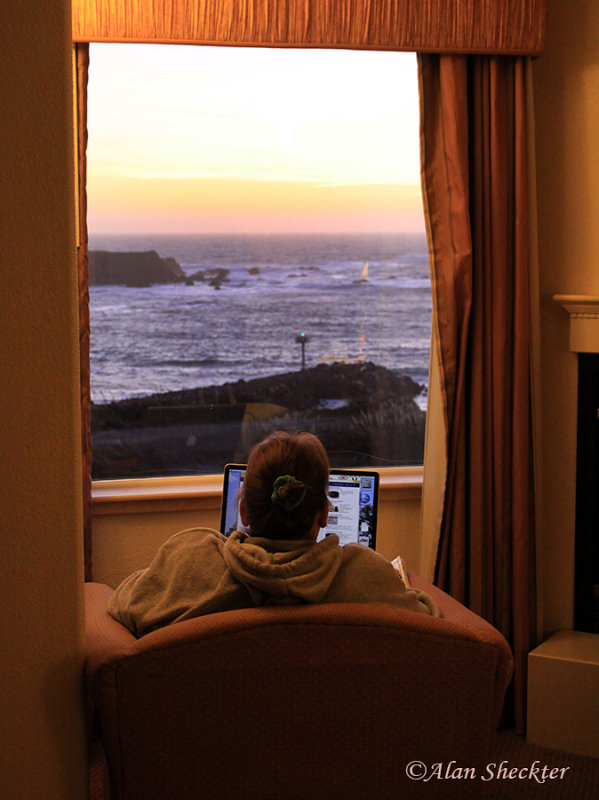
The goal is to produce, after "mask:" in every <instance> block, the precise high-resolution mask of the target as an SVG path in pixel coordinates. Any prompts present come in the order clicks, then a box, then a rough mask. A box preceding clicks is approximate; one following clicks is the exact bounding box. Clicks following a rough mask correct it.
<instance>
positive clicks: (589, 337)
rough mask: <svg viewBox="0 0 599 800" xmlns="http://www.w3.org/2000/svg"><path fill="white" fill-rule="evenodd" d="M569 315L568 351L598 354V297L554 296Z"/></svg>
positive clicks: (584, 295) (583, 295) (578, 295)
mask: <svg viewBox="0 0 599 800" xmlns="http://www.w3.org/2000/svg"><path fill="white" fill-rule="evenodd" d="M553 299H554V300H555V302H556V303H560V304H561V305H562V306H563V307H564V308H565V309H566V311H567V312H568V314H569V315H570V350H573V351H574V352H575V353H599V295H590V294H555V295H553Z"/></svg>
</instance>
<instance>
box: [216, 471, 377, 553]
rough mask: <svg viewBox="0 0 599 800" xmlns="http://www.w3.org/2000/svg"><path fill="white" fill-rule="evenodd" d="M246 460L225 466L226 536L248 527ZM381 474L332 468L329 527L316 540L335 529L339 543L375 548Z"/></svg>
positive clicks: (223, 529) (223, 523) (223, 509)
mask: <svg viewBox="0 0 599 800" xmlns="http://www.w3.org/2000/svg"><path fill="white" fill-rule="evenodd" d="M245 470H246V466H245V464H227V465H226V467H225V470H224V479H223V499H222V506H221V518H220V530H221V532H222V533H223V534H224V535H225V536H229V535H230V534H231V533H232V532H233V531H235V530H240V531H246V530H247V529H246V528H245V527H244V526H243V525H242V523H241V519H240V517H239V490H240V489H241V486H242V485H243V480H244V477H245ZM378 494H379V474H378V472H375V471H369V470H358V469H332V470H331V471H330V473H329V491H328V496H329V500H330V503H331V509H330V511H329V518H328V522H327V527H326V528H323V529H322V530H321V531H320V534H319V536H318V539H317V541H320V540H321V539H324V538H325V536H330V535H331V534H332V533H335V534H337V536H338V537H339V544H341V545H345V544H349V543H350V542H357V543H358V544H363V545H365V546H366V547H370V548H371V549H372V550H375V549H376V526H377V510H378Z"/></svg>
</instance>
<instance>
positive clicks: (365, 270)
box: [360, 261, 368, 281]
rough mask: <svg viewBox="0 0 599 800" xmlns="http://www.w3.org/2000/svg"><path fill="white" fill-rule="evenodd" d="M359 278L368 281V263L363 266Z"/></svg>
mask: <svg viewBox="0 0 599 800" xmlns="http://www.w3.org/2000/svg"><path fill="white" fill-rule="evenodd" d="M360 277H361V278H363V279H364V280H365V281H367V280H368V261H367V262H366V263H365V264H364V267H363V268H362V272H361V273H360Z"/></svg>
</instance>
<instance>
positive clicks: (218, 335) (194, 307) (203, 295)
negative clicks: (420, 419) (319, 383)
mask: <svg viewBox="0 0 599 800" xmlns="http://www.w3.org/2000/svg"><path fill="white" fill-rule="evenodd" d="M90 249H91V250H114V251H134V250H138V251H143V250H156V251H157V252H158V254H159V255H160V256H162V257H168V256H171V257H173V258H175V259H176V260H177V261H178V262H179V264H180V265H181V267H182V269H183V270H184V271H185V273H186V274H187V275H192V274H193V273H194V272H197V271H198V270H201V269H210V268H215V267H219V268H226V269H228V270H230V273H229V276H228V282H225V283H223V284H222V286H221V288H220V289H216V288H214V287H212V286H210V285H208V284H206V283H196V284H194V285H193V286H187V285H185V284H172V285H161V286H151V287H147V288H131V287H126V286H92V287H91V288H90V314H91V374H92V386H91V390H92V399H93V400H94V402H108V401H110V400H117V399H122V398H125V397H134V396H141V395H146V394H150V393H153V392H163V391H169V390H173V389H184V388H186V389H188V388H195V387H199V386H211V385H220V384H224V383H228V382H234V381H236V380H238V379H239V378H244V379H246V380H249V379H251V378H256V377H262V376H266V375H272V374H275V373H283V372H288V371H290V370H296V369H299V367H300V366H301V346H300V345H298V344H297V343H296V341H295V340H296V336H297V334H298V333H300V332H302V331H303V332H306V333H307V335H308V337H309V339H308V342H307V345H306V350H305V358H306V366H308V367H309V366H315V365H316V364H318V363H319V361H321V360H322V359H323V358H324V359H325V360H326V359H327V358H330V357H331V356H332V357H333V358H338V359H342V358H343V357H345V356H348V357H349V358H355V357H357V356H358V355H359V354H360V352H362V353H363V354H364V355H365V357H366V359H367V360H369V361H373V362H374V363H376V364H380V365H382V366H385V367H388V368H389V369H392V370H393V371H394V372H396V373H398V374H403V375H409V376H411V377H412V378H414V380H416V381H417V382H418V383H421V384H424V385H426V384H427V383H428V361H429V346H430V331H431V308H432V304H431V287H430V273H429V265H428V256H427V251H426V241H425V237H424V235H406V234H397V235H395V234H394V235H388V234H385V235H380V234H371V235H355V236H348V235H328V234H323V235H320V234H315V235H282V234H281V235H274V236H267V235H253V236H248V235H186V236H182V235H156V236H151V235H130V236H124V235H119V236H105V235H104V236H92V237H90ZM366 263H368V265H369V270H368V280H367V281H365V280H361V277H360V276H361V272H362V269H363V267H364V265H365V264H366Z"/></svg>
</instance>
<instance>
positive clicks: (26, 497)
mask: <svg viewBox="0 0 599 800" xmlns="http://www.w3.org/2000/svg"><path fill="white" fill-rule="evenodd" d="M0 53H2V70H1V72H0V82H1V88H0V91H1V97H2V124H1V125H0V219H1V220H2V223H1V225H0V254H1V256H0V257H1V262H0V263H1V266H0V269H1V275H2V289H1V294H0V362H1V368H0V375H1V381H0V393H1V397H0V407H1V408H2V412H1V414H2V415H1V420H2V423H1V425H0V453H1V454H2V458H1V460H0V471H1V473H2V474H1V476H0V572H1V574H0V581H1V586H2V602H1V603H0V628H1V630H2V658H1V659H0V728H1V740H2V747H1V748H0V797H3V798H10V799H11V800H13V799H14V800H18V798H23V800H33V798H36V799H37V798H40V799H41V798H43V799H44V800H70V798H84V797H85V796H86V778H85V736H84V720H83V703H82V696H81V688H82V664H83V655H82V620H81V590H82V567H81V564H82V554H81V550H82V547H81V543H80V538H81V534H80V531H81V516H80V505H81V502H80V483H81V481H80V476H79V467H78V464H79V456H78V451H79V447H78V439H79V416H78V401H77V362H78V356H77V340H76V330H77V309H76V294H75V289H76V287H75V272H74V263H75V260H74V259H75V237H74V200H73V174H72V173H73V150H72V138H73V136H72V132H73V124H72V88H71V48H70V3H69V2H68V0H47V1H46V2H44V3H40V2H39V0H19V2H18V3H5V4H3V7H2V24H1V25H0Z"/></svg>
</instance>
